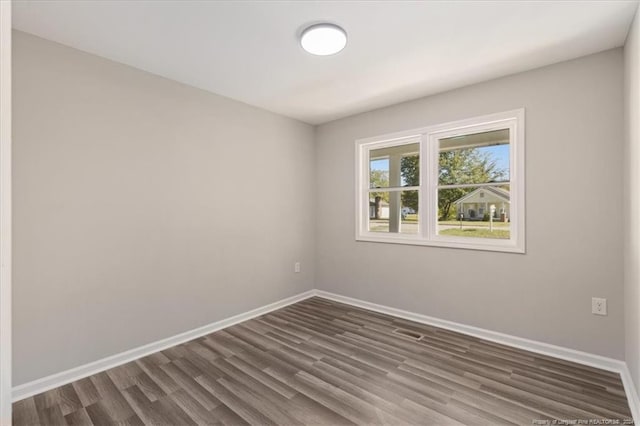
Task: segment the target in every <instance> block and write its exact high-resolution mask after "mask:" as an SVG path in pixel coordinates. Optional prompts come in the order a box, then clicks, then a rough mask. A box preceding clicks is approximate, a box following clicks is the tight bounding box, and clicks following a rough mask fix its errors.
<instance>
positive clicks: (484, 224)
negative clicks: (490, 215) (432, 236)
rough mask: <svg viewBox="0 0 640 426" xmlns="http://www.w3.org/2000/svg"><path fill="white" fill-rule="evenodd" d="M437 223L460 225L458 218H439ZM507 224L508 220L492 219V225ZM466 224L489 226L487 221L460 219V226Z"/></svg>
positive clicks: (500, 225) (503, 225)
mask: <svg viewBox="0 0 640 426" xmlns="http://www.w3.org/2000/svg"><path fill="white" fill-rule="evenodd" d="M438 225H454V226H460V221H459V220H439V221H438ZM509 225H510V223H509V222H498V221H496V220H494V221H493V226H494V227H501V228H508V227H509ZM466 226H474V227H481V226H486V227H487V228H488V227H489V221H482V220H478V221H475V220H463V221H462V227H463V228H464V227H466Z"/></svg>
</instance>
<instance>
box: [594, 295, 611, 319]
mask: <svg viewBox="0 0 640 426" xmlns="http://www.w3.org/2000/svg"><path fill="white" fill-rule="evenodd" d="M591 313H592V314H595V315H607V299H603V298H600V297H592V298H591Z"/></svg>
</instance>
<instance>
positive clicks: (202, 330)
mask: <svg viewBox="0 0 640 426" xmlns="http://www.w3.org/2000/svg"><path fill="white" fill-rule="evenodd" d="M314 296H318V297H322V298H325V299H329V300H333V301H336V302H340V303H345V304H347V305H351V306H356V307H359V308H363V309H368V310H371V311H374V312H380V313H383V314H387V315H392V316H395V317H399V318H404V319H407V320H410V321H415V322H418V323H422V324H428V325H432V326H435V327H440V328H444V329H447V330H452V331H456V332H459V333H463V334H466V335H470V336H474V337H478V338H481V339H485V340H489V341H492V342H496V343H501V344H503V345H507V346H512V347H516V348H519V349H524V350H528V351H531V352H535V353H539V354H542V355H547V356H552V357H555V358H560V359H564V360H567V361H573V362H576V363H578V364H583V365H588V366H591V367H596V368H601V369H603V370H607V371H613V372H616V373H619V374H620V377H621V379H622V383H623V385H624V389H625V393H626V395H627V399H628V401H629V408H630V409H631V413H632V414H633V419H634V421H635V424H638V425H640V399H639V397H638V393H637V391H636V388H635V386H634V383H633V379H632V376H631V373H630V372H629V369H628V367H627V364H626V363H625V362H624V361H621V360H617V359H613V358H607V357H603V356H600V355H594V354H590V353H587V352H582V351H578V350H575V349H569V348H565V347H562V346H556V345H551V344H549V343H544V342H538V341H535V340H530V339H525V338H523V337H517V336H512V335H509V334H504V333H499V332H496V331H491V330H486V329H483V328H479V327H474V326H470V325H465V324H460V323H456V322H453V321H447V320H443V319H439V318H435V317H430V316H427V315H423V314H418V313H415V312H410V311H405V310H403V309H397V308H392V307H390V306H385V305H379V304H377V303H372V302H367V301H364V300H360V299H355V298H352V297H347V296H342V295H339V294H335V293H330V292H327V291H323V290H309V291H306V292H303V293H300V294H297V295H295V296H291V297H288V298H285V299H282V300H279V301H277V302H274V303H271V304H269V305H265V306H262V307H259V308H256V309H253V310H251V311H248V312H244V313H241V314H238V315H234V316H232V317H229V318H225V319H223V320H220V321H216V322H214V323H211V324H208V325H205V326H202V327H198V328H195V329H193V330H189V331H186V332H184V333H180V334H177V335H175V336H171V337H168V338H166V339H162V340H159V341H157V342H152V343H149V344H147V345H143V346H140V347H137V348H134V349H131V350H128V351H125V352H121V353H119V354H115V355H112V356H109V357H106V358H103V359H100V360H97V361H94V362H90V363H88V364H85V365H81V366H79V367H75V368H72V369H70V370H66V371H62V372H60V373H56V374H53V375H51V376H47V377H43V378H41V379H37V380H34V381H31V382H28V383H25V384H22V385H20V386H16V387H14V388H13V395H12V396H13V402H16V401H19V400H21V399H24V398H28V397H30V396H33V395H37V394H39V393H42V392H46V391H48V390H50V389H54V388H56V387H59V386H63V385H66V384H68V383H71V382H74V381H76V380H80V379H82V378H84V377H87V376H91V375H93V374H96V373H99V372H101V371H105V370H108V369H110V368H113V367H117V366H119V365H122V364H125V363H127V362H130V361H133V360H136V359H138V358H142V357H144V356H147V355H150V354H152V353H154V352H158V351H162V350H164V349H167V348H170V347H171V346H175V345H179V344H181V343H184V342H188V341H189V340H193V339H196V338H198V337H201V336H204V335H207V334H209V333H213V332H215V331H218V330H222V329H223V328H226V327H230V326H232V325H235V324H238V323H240V322H243V321H247V320H250V319H252V318H255V317H258V316H260V315H264V314H267V313H269V312H272V311H275V310H277V309H281V308H284V307H285V306H288V305H291V304H293V303H296V302H300V301H302V300H305V299H308V298H310V297H314Z"/></svg>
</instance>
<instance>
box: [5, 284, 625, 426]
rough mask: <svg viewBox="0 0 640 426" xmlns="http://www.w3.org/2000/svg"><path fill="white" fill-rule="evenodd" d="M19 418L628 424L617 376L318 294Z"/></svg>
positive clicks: (66, 391) (17, 407)
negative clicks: (601, 421)
mask: <svg viewBox="0 0 640 426" xmlns="http://www.w3.org/2000/svg"><path fill="white" fill-rule="evenodd" d="M416 338H418V339H416ZM13 412H14V418H13V420H14V425H16V426H20V425H29V426H34V425H91V424H93V425H112V424H119V425H142V424H148V425H193V424H203V425H210V424H216V425H218V424H220V425H244V424H255V425H274V424H278V425H300V424H313V425H321V424H325V425H347V424H389V425H402V424H416V425H428V424H438V425H445V424H446V425H450V424H451V425H454V424H455V425H460V424H467V425H497V424H527V425H531V424H532V423H533V424H545V423H544V422H538V421H545V420H549V421H551V420H554V419H556V420H578V419H580V420H589V419H615V420H619V421H620V424H623V422H624V421H629V420H630V418H631V413H630V411H629V406H628V403H627V400H626V397H625V394H624V390H623V387H622V383H621V380H620V377H619V375H618V374H615V373H611V372H607V371H602V370H598V369H595V368H591V367H586V366H582V365H578V364H574V363H571V362H567V361H562V360H558V359H554V358H550V357H546V356H542V355H537V354H534V353H530V352H527V351H523V350H519V349H514V348H510V347H507V346H503V345H499V344H496V343H492V342H488V341H484V340H481V339H477V338H473V337H469V336H465V335H462V334H459V333H455V332H451V331H447V330H443V329H439V328H436V327H431V326H427V325H422V324H418V323H414V322H411V321H406V320H403V319H399V318H394V317H391V316H387V315H382V314H379V313H375V312H371V311H367V310H363V309H358V308H355V307H352V306H348V305H343V304H339V303H335V302H332V301H328V300H326V299H321V298H317V297H316V298H312V299H307V300H304V301H302V302H299V303H296V304H294V305H290V306H288V307H286V308H283V309H280V310H278V311H275V312H272V313H269V314H267V315H264V316H261V317H259V318H255V319H253V320H250V321H246V322H244V323H242V324H239V325H235V326H233V327H229V328H227V329H224V330H222V331H219V332H216V333H213V334H210V335H207V336H205V337H202V338H199V339H196V340H193V341H190V342H188V343H185V344H182V345H179V346H175V347H172V348H170V349H167V350H164V351H162V352H158V353H155V354H153V355H150V356H147V357H145V358H142V359H139V360H136V361H134V362H130V363H128V364H125V365H122V366H120V367H116V368H113V369H111V370H108V371H105V372H102V373H99V374H96V375H94V376H91V377H87V378H85V379H82V380H79V381H77V382H74V383H71V384H68V385H65V386H62V387H60V388H57V389H53V390H51V391H48V392H45V393H42V394H39V395H36V396H34V397H31V398H27V399H24V400H22V401H18V402H16V403H15V404H14V405H13ZM627 424H630V423H627Z"/></svg>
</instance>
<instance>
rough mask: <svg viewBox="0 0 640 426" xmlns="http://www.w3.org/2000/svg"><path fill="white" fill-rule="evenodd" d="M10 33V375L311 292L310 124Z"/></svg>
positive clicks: (69, 362)
mask: <svg viewBox="0 0 640 426" xmlns="http://www.w3.org/2000/svg"><path fill="white" fill-rule="evenodd" d="M14 37H15V38H14V46H13V47H14V51H13V52H14V59H13V60H14V74H13V75H14V82H13V89H14V90H13V93H14V104H13V118H14V122H13V125H14V159H13V166H14V180H13V182H14V185H15V186H14V194H15V198H14V208H15V211H14V244H15V246H14V261H15V264H14V286H13V293H14V300H13V311H14V323H13V324H14V357H13V359H14V370H13V373H14V376H13V377H14V385H20V384H22V383H24V382H26V381H30V380H33V379H37V378H40V377H43V376H46V375H49V374H52V373H57V372H59V371H62V370H66V369H69V368H72V367H76V366H79V365H81V364H84V363H87V362H90V361H94V360H97V359H100V358H102V357H105V356H108V355H112V354H115V353H118V352H121V351H124V350H128V349H132V348H134V347H137V346H139V345H142V344H146V343H149V342H153V341H156V340H158V339H161V338H164V337H168V336H171V335H174V334H176V333H180V332H183V331H186V330H190V329H192V328H195V327H198V326H201V325H205V324H208V323H211V322H213V321H216V320H219V319H222V318H226V317H229V316H231V315H234V314H237V313H240V312H245V311H247V310H250V309H252V308H256V307H259V306H262V305H265V304H268V303H271V302H274V301H276V300H279V299H282V298H284V297H287V296H291V295H294V294H297V293H300V292H302V291H305V290H309V289H311V288H313V287H314V284H313V277H314V271H313V257H314V223H315V217H314V209H313V204H314V201H313V197H314V194H313V188H314V186H315V184H314V182H315V178H314V175H315V171H314V160H313V155H314V148H313V136H314V134H313V128H312V127H311V126H309V125H306V124H302V123H300V122H297V121H294V120H291V119H288V118H284V117H281V116H278V115H275V114H272V113H269V112H265V111H263V110H260V109H257V108H253V107H250V106H247V105H245V104H241V103H238V102H235V101H232V100H229V99H226V98H222V97H220V96H216V95H213V94H210V93H206V92H204V91H200V90H196V89H193V88H190V87H187V86H184V85H181V84H178V83H175V82H172V81H169V80H166V79H163V78H160V77H157V76H154V75H151V74H148V73H145V72H142V71H138V70H135V69H133V68H129V67H127V66H124V65H121V64H117V63H114V62H110V61H108V60H105V59H101V58H99V57H96V56H92V55H89V54H86V53H83V52H80V51H78V50H74V49H70V48H66V47H63V46H61V45H57V44H54V43H52V42H49V41H45V40H43V39H39V38H36V37H33V36H29V35H26V34H24V33H20V32H16V33H14ZM296 260H299V261H301V262H302V268H303V269H302V273H300V274H294V273H293V264H294V262H295V261H296ZM44 354H46V356H43V355H44Z"/></svg>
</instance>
